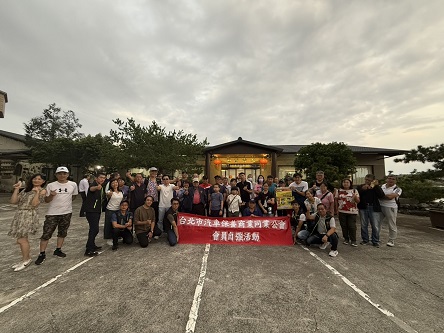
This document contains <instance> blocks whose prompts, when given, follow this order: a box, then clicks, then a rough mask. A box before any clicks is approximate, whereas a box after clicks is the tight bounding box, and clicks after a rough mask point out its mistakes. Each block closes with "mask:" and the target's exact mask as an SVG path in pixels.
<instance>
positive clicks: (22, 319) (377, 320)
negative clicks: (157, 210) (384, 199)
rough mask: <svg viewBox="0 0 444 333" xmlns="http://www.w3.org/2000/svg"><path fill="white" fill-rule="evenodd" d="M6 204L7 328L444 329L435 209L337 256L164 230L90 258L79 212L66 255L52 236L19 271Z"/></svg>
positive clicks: (0, 299)
mask: <svg viewBox="0 0 444 333" xmlns="http://www.w3.org/2000/svg"><path fill="white" fill-rule="evenodd" d="M79 204H80V200H79V201H75V205H74V206H75V212H77V211H78V208H79ZM0 212H1V213H0V223H1V224H2V225H3V228H2V229H3V232H2V233H1V235H0V244H1V245H0V246H1V252H2V253H3V256H2V257H1V258H0V272H1V275H0V285H1V288H0V307H1V309H0V323H1V324H0V332H2V333H3V332H8V333H9V332H11V333H12V332H45V333H48V332H62V331H63V332H107V333H111V332H169V333H171V332H202V333H203V332H205V333H206V332H258V333H261V332H286V333H287V332H314V331H316V332H377V331H379V332H415V331H417V332H444V318H443V314H444V279H443V277H444V246H443V244H444V243H443V241H444V231H440V230H436V229H432V228H430V223H429V221H428V218H424V217H415V216H407V215H403V216H400V218H399V238H398V240H397V242H396V247H394V248H389V247H387V246H385V245H384V246H382V247H381V248H380V249H376V248H373V247H368V246H360V247H358V248H352V247H350V246H345V245H342V244H340V246H339V256H338V257H336V258H330V257H328V254H327V251H321V250H319V249H315V248H310V249H306V248H305V247H303V246H294V247H253V246H221V245H220V246H215V245H211V247H209V246H207V247H206V246H205V245H180V244H179V245H178V246H177V247H174V248H170V247H169V246H168V245H167V244H166V241H165V239H160V240H159V241H156V242H155V243H152V244H150V246H149V247H148V248H146V249H142V248H140V247H138V245H137V244H133V245H131V246H129V247H124V246H121V247H120V248H119V250H118V251H117V252H112V251H111V250H110V248H109V247H107V246H105V247H104V249H105V251H103V253H101V255H100V256H98V257H96V258H92V259H88V258H85V257H84V256H83V252H84V244H85V241H86V235H87V223H86V221H85V219H83V218H78V217H75V218H73V222H72V227H71V228H70V231H69V235H68V237H67V239H66V243H65V246H64V248H63V250H64V251H65V252H66V253H67V254H68V256H67V257H66V258H65V259H59V258H56V257H53V256H52V254H51V253H52V250H53V249H54V240H51V241H50V246H49V248H48V252H47V253H49V255H48V258H47V260H46V261H45V262H44V263H43V265H41V266H36V265H34V264H32V266H31V267H29V268H27V269H26V270H24V271H22V272H18V273H16V272H13V271H12V270H11V269H10V266H11V265H12V264H13V263H15V262H16V261H18V259H19V250H18V246H16V245H15V243H14V241H13V240H12V239H11V238H9V237H8V236H7V235H6V233H7V231H8V228H9V223H10V221H11V218H12V216H13V213H14V207H13V206H10V205H8V204H7V198H6V197H0ZM42 213H44V209H43V210H42ZM75 215H77V214H75ZM339 233H340V232H339ZM101 235H102V234H100V236H101ZM39 236H40V235H36V236H35V237H32V249H33V251H32V253H33V258H35V257H36V256H37V254H38V237H39ZM382 239H383V240H384V241H386V240H387V229H386V228H384V229H383V232H382ZM98 243H99V242H98ZM206 250H207V251H206ZM205 264H206V266H205ZM76 265H77V266H76ZM196 289H197V291H199V290H202V293H201V294H199V293H198V292H197V293H196ZM23 296H26V297H23ZM199 301H200V302H199ZM190 313H191V320H190ZM196 314H197V318H196V316H195V315H196ZM193 318H194V319H195V321H194V320H193ZM193 323H194V324H195V326H193V325H192V324H193ZM187 325H188V326H187ZM187 327H188V328H187Z"/></svg>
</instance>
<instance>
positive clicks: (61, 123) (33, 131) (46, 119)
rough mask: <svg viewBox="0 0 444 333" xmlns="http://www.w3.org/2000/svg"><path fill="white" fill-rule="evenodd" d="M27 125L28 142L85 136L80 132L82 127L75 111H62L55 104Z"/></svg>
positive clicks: (50, 105)
mask: <svg viewBox="0 0 444 333" xmlns="http://www.w3.org/2000/svg"><path fill="white" fill-rule="evenodd" d="M24 125H25V133H26V138H27V139H28V140H33V141H36V140H42V141H52V140H54V139H59V138H71V139H78V138H81V137H82V136H83V134H82V133H79V132H78V129H79V128H81V127H82V125H81V124H80V123H79V119H77V118H76V115H75V113H74V111H72V110H68V111H62V109H61V108H59V107H57V106H56V104H55V103H52V104H49V105H48V108H47V109H44V110H43V115H42V116H40V117H35V118H32V119H31V120H30V121H29V123H28V124H24Z"/></svg>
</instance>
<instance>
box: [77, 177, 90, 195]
mask: <svg viewBox="0 0 444 333" xmlns="http://www.w3.org/2000/svg"><path fill="white" fill-rule="evenodd" d="M88 190H89V181H88V179H87V178H83V179H82V180H81V181H80V183H79V192H85V195H87V194H88Z"/></svg>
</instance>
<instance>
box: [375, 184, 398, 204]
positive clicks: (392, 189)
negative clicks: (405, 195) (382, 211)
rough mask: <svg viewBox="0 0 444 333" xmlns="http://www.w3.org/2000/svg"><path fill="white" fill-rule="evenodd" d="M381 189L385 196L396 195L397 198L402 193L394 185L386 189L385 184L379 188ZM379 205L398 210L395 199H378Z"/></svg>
mask: <svg viewBox="0 0 444 333" xmlns="http://www.w3.org/2000/svg"><path fill="white" fill-rule="evenodd" d="M381 189H382V190H383V191H384V194H385V195H387V194H393V193H396V194H397V195H398V197H399V196H400V195H401V193H402V189H401V188H400V187H398V186H396V184H395V185H393V186H392V187H387V184H384V185H382V186H381ZM379 204H380V205H381V206H382V207H389V208H398V204H397V203H396V200H395V198H393V199H390V200H387V199H379Z"/></svg>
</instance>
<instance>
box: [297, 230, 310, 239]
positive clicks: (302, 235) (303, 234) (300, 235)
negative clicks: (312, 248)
mask: <svg viewBox="0 0 444 333" xmlns="http://www.w3.org/2000/svg"><path fill="white" fill-rule="evenodd" d="M297 236H298V238H299V239H302V240H306V239H307V238H308V236H310V231H308V230H301V231H299V232H298V234H297Z"/></svg>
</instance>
